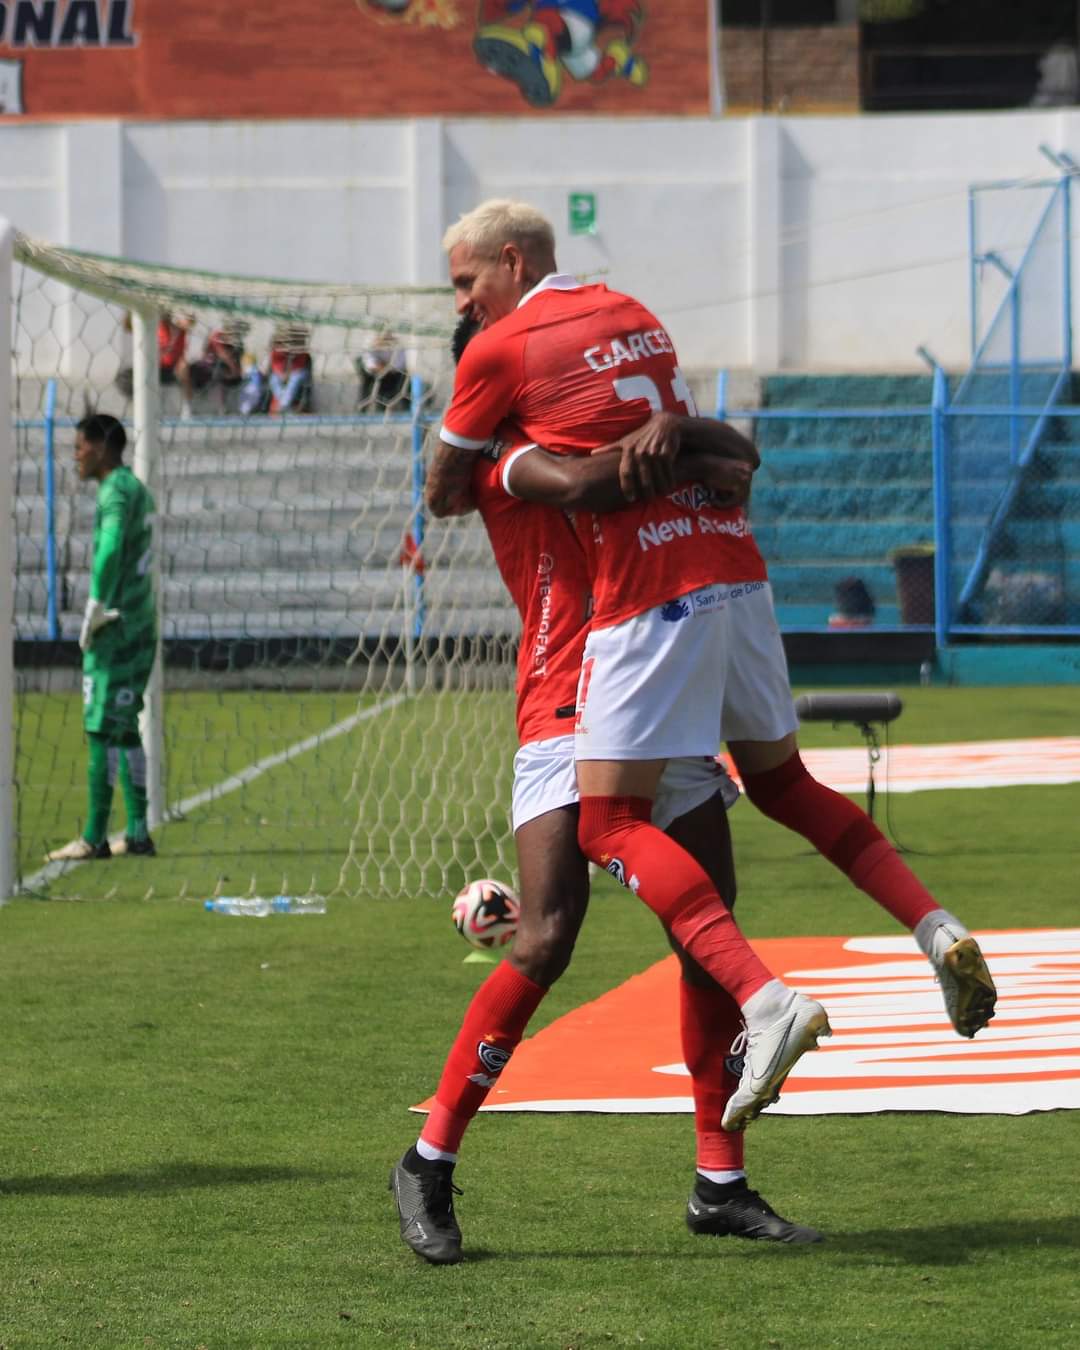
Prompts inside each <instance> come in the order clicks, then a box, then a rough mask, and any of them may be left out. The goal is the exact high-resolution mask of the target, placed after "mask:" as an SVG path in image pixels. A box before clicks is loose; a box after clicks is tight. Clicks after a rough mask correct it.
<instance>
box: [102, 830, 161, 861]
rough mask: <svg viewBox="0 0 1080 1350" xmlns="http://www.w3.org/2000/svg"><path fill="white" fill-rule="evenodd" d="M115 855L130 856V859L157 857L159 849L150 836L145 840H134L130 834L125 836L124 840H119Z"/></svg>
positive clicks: (114, 851) (114, 849)
mask: <svg viewBox="0 0 1080 1350" xmlns="http://www.w3.org/2000/svg"><path fill="white" fill-rule="evenodd" d="M113 853H114V854H118V855H123V854H128V855H129V856H130V857H143V858H156V857H157V849H156V848H155V847H154V841H153V840H152V839H151V838H150V836H149V835H147V836H146V838H145V839H132V837H131V835H130V834H125V835H124V837H123V839H121V840H119V841H118V842H117V844H116V845H115V846H114V848H113Z"/></svg>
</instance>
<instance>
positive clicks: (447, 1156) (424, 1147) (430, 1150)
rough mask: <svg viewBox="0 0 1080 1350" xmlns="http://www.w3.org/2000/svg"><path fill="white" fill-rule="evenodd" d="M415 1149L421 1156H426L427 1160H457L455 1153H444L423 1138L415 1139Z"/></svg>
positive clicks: (453, 1161)
mask: <svg viewBox="0 0 1080 1350" xmlns="http://www.w3.org/2000/svg"><path fill="white" fill-rule="evenodd" d="M416 1151H417V1153H419V1154H420V1156H421V1158H426V1159H427V1160H428V1162H449V1163H456V1162H457V1154H456V1153H445V1152H444V1151H443V1150H442V1149H441V1148H435V1147H434V1146H433V1145H431V1144H428V1143H425V1142H424V1140H423V1138H420V1139H418V1140H417V1141H416Z"/></svg>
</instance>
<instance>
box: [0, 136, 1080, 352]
mask: <svg viewBox="0 0 1080 1350" xmlns="http://www.w3.org/2000/svg"><path fill="white" fill-rule="evenodd" d="M1043 142H1045V143H1047V144H1049V145H1050V146H1052V147H1053V148H1055V149H1060V150H1066V151H1069V150H1072V151H1074V152H1075V153H1076V154H1077V155H1078V156H1080V111H1071V110H1061V111H1059V110H1051V111H1045V112H1042V111H1017V112H1008V113H1001V114H973V115H951V116H926V115H920V116H910V117H907V116H897V117H868V116H867V117H849V118H751V119H739V118H719V119H691V118H684V119H676V118H671V119H652V120H646V121H630V120H627V119H617V120H616V119H604V118H589V119H562V118H560V119H557V120H552V121H543V120H540V119H536V118H529V119H511V120H497V121H481V120H464V119H462V120H447V121H439V120H435V119H427V120H421V121H415V122H408V121H395V120H387V121H379V122H302V123H268V122H250V123H247V122H245V123H210V122H207V123H196V122H169V123H166V122H162V123H152V122H151V123H128V124H124V123H119V122H110V121H95V122H83V123H70V124H34V123H21V122H20V123H9V124H3V123H2V122H0V209H2V210H3V212H4V214H6V215H7V216H9V217H10V219H12V220H13V221H14V222H15V224H16V225H17V226H18V227H19V228H21V229H24V230H26V231H27V232H29V233H33V234H38V235H42V236H44V237H46V238H49V239H52V240H54V241H56V242H58V243H66V244H71V245H74V246H76V247H80V248H86V249H92V250H97V251H101V252H106V253H123V254H126V255H128V256H130V257H134V258H138V259H142V260H147V261H159V262H164V263H168V264H171V265H177V266H186V267H201V268H207V269H210V270H217V271H228V272H247V273H253V274H261V275H267V276H278V277H296V278H300V279H310V280H322V281H333V280H340V281H346V282H369V283H371V282H379V283H385V284H408V283H430V282H438V281H442V280H444V279H445V270H444V266H443V260H442V255H441V252H440V248H439V238H440V235H441V232H442V229H443V227H444V226H445V225H446V224H447V223H449V222H450V221H451V220H453V219H455V218H456V216H457V214H458V213H459V212H460V211H463V210H466V209H467V208H468V207H469V206H471V205H473V204H475V203H476V202H477V201H479V200H480V199H481V198H483V197H485V196H490V195H495V194H499V195H513V196H524V197H528V198H530V199H531V200H534V201H535V202H537V204H539V205H540V206H541V207H543V208H545V209H546V210H547V211H548V212H549V214H550V215H551V217H552V219H553V220H554V222H555V224H556V228H557V231H558V232H559V236H560V240H561V256H560V263H561V265H562V266H563V267H565V268H566V269H568V270H573V271H586V272H596V271H603V272H605V273H606V276H607V279H608V281H609V282H610V284H611V285H613V286H616V287H618V288H620V289H624V290H628V291H631V292H633V293H634V294H636V295H638V296H639V297H640V298H641V299H642V300H644V301H645V302H646V303H648V304H649V305H651V306H652V307H653V308H654V309H655V310H656V311H657V312H658V314H659V315H660V316H661V318H662V319H663V320H664V321H665V322H666V323H667V324H668V326H669V327H670V329H671V331H672V333H673V335H674V337H675V339H676V342H677V344H678V347H679V349H680V353H681V356H682V360H683V364H684V365H686V366H687V367H703V366H729V367H733V368H752V369H755V370H757V371H759V372H766V371H770V370H775V369H781V368H788V369H818V370H889V369H892V370H912V369H918V368H920V363H919V360H918V358H917V356H916V355H915V348H916V347H917V346H918V345H919V343H926V344H927V345H928V346H929V347H930V348H931V349H932V350H933V351H934V353H935V354H936V355H937V357H938V358H939V359H940V360H942V361H943V362H944V363H945V364H946V365H949V366H952V367H961V366H963V365H964V364H965V363H966V361H967V356H968V280H967V278H968V273H967V250H968V236H967V230H968V221H967V188H968V185H969V183H971V182H972V181H973V180H985V179H1002V178H1013V177H1028V176H1031V177H1042V176H1053V171H1052V169H1051V168H1050V166H1049V164H1048V163H1047V162H1046V161H1045V160H1044V159H1043V158H1042V156H1040V155H1039V153H1038V146H1039V144H1040V143H1043ZM571 191H594V192H595V193H596V194H597V199H598V208H599V210H598V225H599V228H598V231H597V234H596V235H595V236H593V237H577V238H570V237H568V235H567V230H566V224H567V222H566V215H567V200H566V199H567V194H568V193H569V192H571ZM1022 196H1023V194H1016V197H1017V204H1016V207H1015V222H1014V223H1015V230H1014V233H1016V235H1017V237H1018V238H1019V237H1021V236H1022V234H1023V231H1024V229H1025V228H1026V224H1025V222H1026V221H1027V219H1028V217H1027V216H1025V215H1024V211H1025V210H1027V211H1028V215H1030V204H1028V205H1027V206H1025V205H1022V204H1021V202H1020V199H1021V197H1022ZM1012 210H1013V207H1012V206H1009V207H1008V208H1007V210H1006V216H1007V215H1008V212H1009V211H1012ZM1003 228H1004V231H1005V233H1006V234H1008V233H1009V231H1010V229H1011V228H1012V225H1011V224H1010V223H1009V222H1008V221H1006V224H1005V226H1004V227H1003Z"/></svg>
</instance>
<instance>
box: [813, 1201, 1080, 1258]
mask: <svg viewBox="0 0 1080 1350" xmlns="http://www.w3.org/2000/svg"><path fill="white" fill-rule="evenodd" d="M827 1241H828V1249H829V1251H830V1252H834V1253H836V1254H837V1255H842V1256H844V1257H855V1258H860V1257H873V1258H874V1259H875V1260H876V1259H879V1258H881V1257H886V1258H889V1259H891V1260H893V1261H895V1262H898V1263H901V1264H905V1265H913V1266H926V1265H937V1266H962V1265H965V1264H966V1263H967V1262H968V1261H970V1260H971V1259H972V1257H973V1256H974V1255H975V1254H976V1253H978V1252H985V1251H1002V1252H1004V1251H1008V1250H1011V1249H1017V1248H1034V1247H1047V1248H1050V1247H1071V1248H1076V1249H1080V1215H1075V1214H1070V1215H1067V1216H1065V1217H1064V1218H1059V1219H991V1220H987V1221H982V1222H979V1223H967V1224H965V1223H944V1224H929V1225H927V1226H926V1227H925V1228H899V1229H898V1228H869V1229H866V1230H865V1231H864V1232H850V1233H829V1234H827Z"/></svg>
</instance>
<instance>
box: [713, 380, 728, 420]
mask: <svg viewBox="0 0 1080 1350" xmlns="http://www.w3.org/2000/svg"><path fill="white" fill-rule="evenodd" d="M727 386H728V373H727V371H726V370H721V371H718V372H717V375H716V420H717V421H718V422H726V421H727V393H728V390H727Z"/></svg>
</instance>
